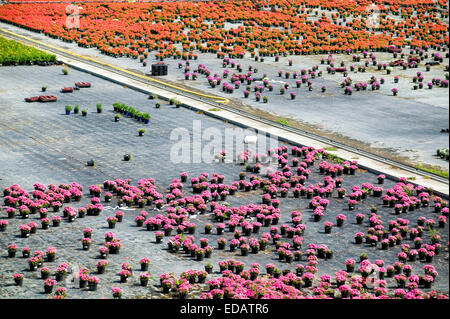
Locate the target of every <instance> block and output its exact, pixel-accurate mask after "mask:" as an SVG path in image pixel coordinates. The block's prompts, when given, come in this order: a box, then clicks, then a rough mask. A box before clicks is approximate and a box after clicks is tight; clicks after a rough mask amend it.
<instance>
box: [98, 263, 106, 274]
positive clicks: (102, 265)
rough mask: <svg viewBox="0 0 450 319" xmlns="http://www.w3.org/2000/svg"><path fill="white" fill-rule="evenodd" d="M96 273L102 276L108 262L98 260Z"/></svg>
mask: <svg viewBox="0 0 450 319" xmlns="http://www.w3.org/2000/svg"><path fill="white" fill-rule="evenodd" d="M96 266H97V273H98V274H104V273H105V271H106V266H108V261H107V260H99V261H98V262H97V265H96Z"/></svg>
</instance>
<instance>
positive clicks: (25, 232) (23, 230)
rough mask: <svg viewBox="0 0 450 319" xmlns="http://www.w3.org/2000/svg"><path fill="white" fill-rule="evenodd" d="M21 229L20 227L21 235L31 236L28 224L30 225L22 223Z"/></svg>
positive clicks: (23, 236) (24, 236)
mask: <svg viewBox="0 0 450 319" xmlns="http://www.w3.org/2000/svg"><path fill="white" fill-rule="evenodd" d="M19 229H20V236H21V237H22V238H27V237H30V232H31V228H30V226H28V225H20V226H19Z"/></svg>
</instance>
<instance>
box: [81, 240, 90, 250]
mask: <svg viewBox="0 0 450 319" xmlns="http://www.w3.org/2000/svg"><path fill="white" fill-rule="evenodd" d="M81 246H82V248H83V250H89V248H90V247H91V239H90V238H82V239H81Z"/></svg>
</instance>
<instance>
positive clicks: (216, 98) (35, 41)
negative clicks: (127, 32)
mask: <svg viewBox="0 0 450 319" xmlns="http://www.w3.org/2000/svg"><path fill="white" fill-rule="evenodd" d="M0 30H1V31H2V32H4V33H7V34H10V35H12V36H15V37H19V38H22V39H25V40H27V41H30V42H34V43H37V44H40V45H43V46H47V47H50V48H52V49H54V50H57V51H60V52H64V53H66V54H70V55H73V56H76V57H78V58H80V59H83V60H87V61H91V62H95V63H98V64H101V65H104V66H107V67H110V68H113V69H116V70H118V71H121V72H125V73H128V74H130V75H133V76H137V77H140V78H142V79H145V80H147V81H151V82H155V83H159V84H162V85H165V86H168V87H171V88H174V89H177V90H180V91H182V92H186V93H189V94H193V95H197V96H201V97H204V98H207V99H211V100H214V101H215V102H217V103H222V104H227V103H228V102H229V100H228V99H227V98H224V97H219V96H212V95H206V94H202V93H198V92H194V91H190V90H186V89H183V88H180V87H178V86H175V85H172V84H169V83H165V82H163V81H159V80H155V79H152V78H149V77H147V76H144V75H140V74H137V73H134V72H131V71H128V70H125V69H122V68H119V67H117V66H114V65H111V64H108V63H105V62H101V61H97V60H95V59H92V58H89V57H85V56H82V55H79V54H76V53H73V52H70V51H66V50H64V49H61V48H58V47H55V46H53V45H51V44H47V43H43V42H41V41H38V40H34V39H31V38H28V37H26V36H23V35H20V34H17V33H14V32H11V31H8V30H4V29H2V28H0Z"/></svg>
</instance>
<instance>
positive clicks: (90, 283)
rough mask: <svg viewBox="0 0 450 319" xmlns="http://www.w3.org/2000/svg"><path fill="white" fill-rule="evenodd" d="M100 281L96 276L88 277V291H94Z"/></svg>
mask: <svg viewBox="0 0 450 319" xmlns="http://www.w3.org/2000/svg"><path fill="white" fill-rule="evenodd" d="M99 282H100V279H99V278H98V277H96V276H88V286H89V290H90V291H96V290H97V286H98V283H99Z"/></svg>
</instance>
